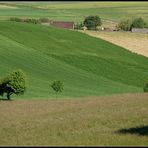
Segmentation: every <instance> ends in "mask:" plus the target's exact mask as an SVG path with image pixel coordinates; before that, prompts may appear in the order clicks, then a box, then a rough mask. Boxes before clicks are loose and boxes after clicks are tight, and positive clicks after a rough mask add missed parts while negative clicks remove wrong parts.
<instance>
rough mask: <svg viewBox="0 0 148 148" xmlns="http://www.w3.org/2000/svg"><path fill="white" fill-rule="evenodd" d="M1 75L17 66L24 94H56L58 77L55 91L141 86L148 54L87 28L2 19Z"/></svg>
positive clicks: (105, 91)
mask: <svg viewBox="0 0 148 148" xmlns="http://www.w3.org/2000/svg"><path fill="white" fill-rule="evenodd" d="M0 54H1V58H0V76H1V77H2V76H5V75H7V74H8V73H9V72H11V71H12V70H15V69H19V68H21V69H22V70H23V71H24V72H25V73H26V74H27V76H28V79H27V88H28V89H27V91H26V93H25V95H24V96H21V97H22V98H28V99H29V98H32V99H33V98H36V99H37V98H54V97H55V94H54V92H53V91H52V89H51V88H50V84H51V83H52V81H53V80H57V79H59V80H62V81H63V82H64V85H65V89H64V92H63V93H62V94H61V95H59V97H63V98H68V97H82V96H96V95H111V94H119V93H129V92H142V91H143V85H144V84H145V82H147V81H148V59H147V58H145V57H143V56H140V55H137V54H134V53H131V52H130V51H128V50H126V49H124V48H122V47H119V46H117V45H114V44H112V43H109V42H107V41H104V40H102V39H98V38H95V37H90V36H88V35H86V34H83V33H80V32H76V31H72V30H65V29H58V28H54V27H47V26H41V25H33V24H27V23H16V22H10V21H1V22H0Z"/></svg>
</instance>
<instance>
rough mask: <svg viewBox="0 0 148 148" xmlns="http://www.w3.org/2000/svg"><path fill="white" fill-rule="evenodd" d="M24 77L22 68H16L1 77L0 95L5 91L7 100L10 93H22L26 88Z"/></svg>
mask: <svg viewBox="0 0 148 148" xmlns="http://www.w3.org/2000/svg"><path fill="white" fill-rule="evenodd" d="M25 77H26V76H25V74H24V73H23V71H22V70H16V71H14V72H13V73H11V74H10V75H9V76H7V77H5V78H2V79H1V80H0V95H1V96H3V95H4V94H5V93H6V95H7V99H8V100H10V96H11V95H12V94H16V95H23V93H24V92H25V90H26V86H25Z"/></svg>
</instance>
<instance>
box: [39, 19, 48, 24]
mask: <svg viewBox="0 0 148 148" xmlns="http://www.w3.org/2000/svg"><path fill="white" fill-rule="evenodd" d="M48 21H49V19H48V18H40V19H39V22H41V23H46V22H48Z"/></svg>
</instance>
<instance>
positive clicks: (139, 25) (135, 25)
mask: <svg viewBox="0 0 148 148" xmlns="http://www.w3.org/2000/svg"><path fill="white" fill-rule="evenodd" d="M146 26H147V24H146V22H145V21H144V20H143V19H142V18H141V17H139V18H135V19H134V20H133V22H132V28H144V27H146Z"/></svg>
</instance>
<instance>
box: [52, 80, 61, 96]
mask: <svg viewBox="0 0 148 148" xmlns="http://www.w3.org/2000/svg"><path fill="white" fill-rule="evenodd" d="M51 88H52V89H53V90H54V91H55V92H56V96H57V94H58V92H62V91H63V90H64V85H63V83H62V82H61V81H60V80H56V81H53V83H52V85H51Z"/></svg>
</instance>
